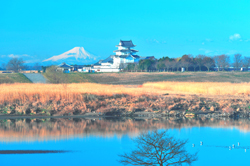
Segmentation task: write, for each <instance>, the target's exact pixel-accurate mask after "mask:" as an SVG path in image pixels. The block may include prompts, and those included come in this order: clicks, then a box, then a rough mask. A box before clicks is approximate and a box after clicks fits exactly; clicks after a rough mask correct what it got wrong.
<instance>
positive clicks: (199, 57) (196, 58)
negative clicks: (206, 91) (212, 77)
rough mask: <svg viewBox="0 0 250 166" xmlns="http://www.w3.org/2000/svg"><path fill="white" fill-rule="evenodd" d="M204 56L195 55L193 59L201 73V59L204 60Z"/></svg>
mask: <svg viewBox="0 0 250 166" xmlns="http://www.w3.org/2000/svg"><path fill="white" fill-rule="evenodd" d="M205 57H206V56H205V55H197V56H196V57H195V62H196V63H197V65H198V66H199V70H200V71H201V66H202V65H203V62H204V61H203V59H204V58H205Z"/></svg>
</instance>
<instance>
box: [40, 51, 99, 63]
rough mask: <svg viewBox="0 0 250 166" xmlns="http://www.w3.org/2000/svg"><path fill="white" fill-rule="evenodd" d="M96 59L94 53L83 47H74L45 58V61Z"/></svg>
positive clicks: (86, 61) (79, 61)
mask: <svg viewBox="0 0 250 166" xmlns="http://www.w3.org/2000/svg"><path fill="white" fill-rule="evenodd" d="M94 60H96V57H95V56H94V55H91V54H90V53H88V52H87V51H86V50H85V49H84V48H83V47H74V48H73V49H71V50H69V51H66V52H64V53H62V54H60V55H55V56H52V57H51V58H48V59H45V60H43V62H49V61H50V62H61V61H65V62H68V63H82V64H85V63H90V62H92V61H94Z"/></svg>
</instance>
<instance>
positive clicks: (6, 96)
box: [0, 82, 250, 117]
mask: <svg viewBox="0 0 250 166" xmlns="http://www.w3.org/2000/svg"><path fill="white" fill-rule="evenodd" d="M0 94H1V95H0V115H2V116H7V115H8V116H72V115H80V116H141V117H143V116H152V117H158V116H176V117H183V116H187V117H194V116H224V117H233V116H240V117H249V109H250V103H249V101H250V97H249V95H250V84H249V83H214V82H213V83H211V82H205V83H203V82H200V83H194V82H182V83H180V82H158V83H145V84H143V85H138V86H137V85H105V84H95V83H82V84H1V85H0Z"/></svg>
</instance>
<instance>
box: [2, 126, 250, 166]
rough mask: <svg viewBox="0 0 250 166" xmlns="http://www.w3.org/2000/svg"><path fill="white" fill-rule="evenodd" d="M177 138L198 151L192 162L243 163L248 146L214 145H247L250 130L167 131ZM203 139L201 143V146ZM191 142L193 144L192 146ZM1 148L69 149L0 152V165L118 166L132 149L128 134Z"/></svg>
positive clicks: (246, 159) (191, 149)
mask: <svg viewBox="0 0 250 166" xmlns="http://www.w3.org/2000/svg"><path fill="white" fill-rule="evenodd" d="M169 131H170V133H171V134H172V135H174V136H175V137H176V138H180V139H189V144H188V145H187V148H188V150H189V151H190V152H191V153H194V152H195V151H197V150H198V151H199V160H198V161H197V162H195V163H194V164H193V165H195V166H198V165H199V166H200V165H203V166H205V165H209V166H210V165H227V166H228V165H243V164H244V165H246V164H245V163H248V162H249V161H250V158H248V156H249V153H250V149H248V150H247V152H245V150H244V148H243V149H232V150H229V148H223V147H215V146H231V145H232V144H235V146H236V148H237V143H238V142H240V147H244V146H250V142H249V138H250V133H241V132H240V131H239V130H237V129H224V128H211V127H202V128H198V127H194V128H183V129H180V130H179V129H171V130H169ZM200 141H203V146H200ZM192 144H195V147H194V148H192ZM0 147H1V150H19V149H20V150H21V149H22V150H25V149H29V150H38V149H39V150H40V149H41V150H70V151H72V152H70V153H62V154H30V155H26V154H24V155H0V165H16V164H18V165H24V166H27V165H38V166H39V165H41V166H44V165H94V166H95V165H96V166H97V165H98V166H99V165H102V166H111V165H119V163H117V161H116V160H118V156H117V154H121V153H123V152H125V151H129V150H130V149H132V148H133V142H132V141H131V139H130V137H129V136H128V135H123V136H122V137H119V138H118V137H117V136H113V137H110V138H103V137H96V136H90V137H87V138H72V139H67V140H66V139H65V140H57V141H44V142H41V141H39V142H38V141H37V142H8V143H1V144H0Z"/></svg>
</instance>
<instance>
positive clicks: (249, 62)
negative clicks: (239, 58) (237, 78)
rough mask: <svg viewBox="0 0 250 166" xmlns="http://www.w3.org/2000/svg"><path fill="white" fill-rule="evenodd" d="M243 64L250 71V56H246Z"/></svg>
mask: <svg viewBox="0 0 250 166" xmlns="http://www.w3.org/2000/svg"><path fill="white" fill-rule="evenodd" d="M243 66H244V67H245V68H246V71H248V68H249V67H250V57H246V56H245V57H244V59H243Z"/></svg>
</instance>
